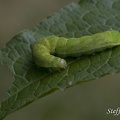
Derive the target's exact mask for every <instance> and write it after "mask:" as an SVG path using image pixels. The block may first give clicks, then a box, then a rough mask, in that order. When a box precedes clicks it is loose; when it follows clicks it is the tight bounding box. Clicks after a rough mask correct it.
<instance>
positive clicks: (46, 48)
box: [32, 30, 120, 68]
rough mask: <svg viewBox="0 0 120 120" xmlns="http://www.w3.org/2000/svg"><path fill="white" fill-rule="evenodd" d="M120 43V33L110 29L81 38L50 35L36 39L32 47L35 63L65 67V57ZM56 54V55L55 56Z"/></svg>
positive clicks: (78, 55)
mask: <svg viewBox="0 0 120 120" xmlns="http://www.w3.org/2000/svg"><path fill="white" fill-rule="evenodd" d="M116 45H120V33H119V32H118V31H116V30H109V31H105V32H102V33H97V34H94V35H92V36H83V37H81V38H69V39H68V38H64V37H57V36H48V37H45V38H42V39H39V40H38V41H36V42H35V43H34V45H33V47H32V52H33V58H34V61H35V63H36V64H37V65H38V66H41V67H50V68H65V67H67V63H66V61H65V60H64V59H62V58H65V57H69V56H70V57H80V56H81V55H90V54H93V53H95V52H100V51H102V50H104V49H106V48H112V47H114V46H116ZM54 55H55V56H54Z"/></svg>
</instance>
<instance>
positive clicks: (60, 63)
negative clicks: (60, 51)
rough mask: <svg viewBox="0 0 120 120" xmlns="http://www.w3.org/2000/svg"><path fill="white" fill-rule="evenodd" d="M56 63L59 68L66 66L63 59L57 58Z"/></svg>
mask: <svg viewBox="0 0 120 120" xmlns="http://www.w3.org/2000/svg"><path fill="white" fill-rule="evenodd" d="M58 64H59V66H60V68H66V67H67V63H66V61H65V60H64V59H59V61H58Z"/></svg>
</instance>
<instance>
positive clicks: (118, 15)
mask: <svg viewBox="0 0 120 120" xmlns="http://www.w3.org/2000/svg"><path fill="white" fill-rule="evenodd" d="M119 6H120V1H119V0H81V1H80V3H79V4H76V3H71V4H70V5H67V6H66V7H64V8H62V9H60V10H59V11H57V12H56V13H54V14H53V15H51V16H50V17H48V18H46V19H45V20H44V21H43V22H42V23H40V24H38V25H37V26H35V28H33V29H32V30H24V31H22V32H20V33H19V34H18V35H16V36H15V37H14V38H13V39H12V40H11V41H10V42H9V43H8V44H7V45H6V46H5V47H4V48H3V49H2V50H1V51H0V63H2V64H5V65H7V66H8V67H9V68H10V70H11V71H12V73H13V76H14V81H13V83H12V85H11V87H10V89H9V90H8V92H7V97H6V98H5V99H4V101H3V102H2V103H1V107H0V120H2V119H3V118H4V117H5V116H7V115H8V114H9V113H11V112H13V111H15V110H17V109H20V108H22V107H24V106H25V105H28V104H29V103H31V102H33V101H35V100H37V99H39V98H41V97H43V96H45V95H47V94H50V93H51V92H53V91H55V90H57V89H61V90H64V89H65V88H68V87H71V86H73V85H76V84H78V83H82V82H86V81H89V80H93V79H97V78H99V77H101V76H103V75H106V74H109V73H116V72H119V71H120V47H119V46H118V47H114V48H113V49H109V50H106V51H103V52H101V53H97V54H95V55H91V56H83V57H81V58H80V59H73V58H69V59H67V61H68V63H69V66H68V67H67V68H66V69H64V70H63V69H62V70H60V71H55V72H52V73H51V72H50V71H49V70H47V69H44V68H40V67H37V66H36V65H35V64H34V62H33V59H32V54H31V45H32V44H33V43H34V42H35V41H36V40H37V39H38V38H41V37H44V36H48V35H51V34H54V35H58V36H63V37H81V36H84V35H90V34H95V33H98V32H101V31H106V30H110V29H116V30H119V29H120V22H119V21H120V7H119Z"/></svg>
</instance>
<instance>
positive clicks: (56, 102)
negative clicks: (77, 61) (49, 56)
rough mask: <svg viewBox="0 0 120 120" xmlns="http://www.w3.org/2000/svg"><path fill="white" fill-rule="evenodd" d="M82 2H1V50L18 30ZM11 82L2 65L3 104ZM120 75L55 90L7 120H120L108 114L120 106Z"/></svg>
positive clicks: (11, 115) (0, 89)
mask: <svg viewBox="0 0 120 120" xmlns="http://www.w3.org/2000/svg"><path fill="white" fill-rule="evenodd" d="M78 1H79V0H10V1H8V0H0V49H1V48H2V47H3V46H4V45H5V44H6V43H7V42H8V41H9V40H10V39H11V38H12V37H13V36H14V35H16V34H17V33H18V32H19V31H21V30H23V29H29V28H32V27H34V26H35V25H36V24H37V23H39V22H40V21H42V20H43V19H44V18H45V17H47V16H48V15H49V14H52V13H53V12H55V11H57V10H59V9H60V8H61V7H63V6H65V5H67V4H69V3H70V2H78ZM11 82H12V73H11V72H10V70H9V69H8V68H7V67H6V66H3V65H0V102H1V101H2V100H3V98H4V97H5V93H6V91H7V89H8V88H9V86H10V84H11ZM119 91H120V74H115V75H107V76H104V77H102V78H100V79H98V80H93V81H91V82H87V83H83V84H79V85H76V86H74V87H71V88H69V89H67V90H65V91H60V90H58V91H56V92H54V93H52V94H50V95H48V96H46V97H43V98H42V99H40V100H37V101H35V102H33V103H32V104H30V105H28V106H27V107H25V108H22V109H20V110H18V111H16V112H14V113H12V114H10V115H9V116H7V117H6V118H5V119H4V120H21V119H22V120H108V119H109V120H119V118H120V115H119V116H114V115H113V114H109V115H107V114H106V112H107V111H108V109H109V108H112V109H117V108H118V107H120V95H119Z"/></svg>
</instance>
